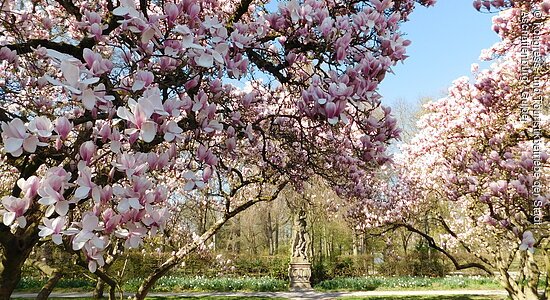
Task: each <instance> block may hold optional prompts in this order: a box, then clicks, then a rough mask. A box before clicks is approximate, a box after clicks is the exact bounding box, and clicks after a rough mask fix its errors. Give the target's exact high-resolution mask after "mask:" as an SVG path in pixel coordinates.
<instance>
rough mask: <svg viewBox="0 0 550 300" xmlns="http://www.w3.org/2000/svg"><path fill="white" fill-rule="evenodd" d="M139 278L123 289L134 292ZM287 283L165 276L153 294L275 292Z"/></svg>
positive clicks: (154, 288)
mask: <svg viewBox="0 0 550 300" xmlns="http://www.w3.org/2000/svg"><path fill="white" fill-rule="evenodd" d="M141 280H142V279H140V278H135V279H132V280H129V281H128V282H127V283H126V284H125V285H124V286H123V289H124V290H126V291H136V290H137V289H138V287H139V284H140V283H141ZM287 286H288V283H287V282H286V281H283V280H279V279H274V278H269V277H260V278H253V277H240V278H233V277H218V278H206V277H193V278H188V277H174V276H165V277H162V278H161V279H159V281H158V282H157V283H156V284H155V286H154V287H153V291H155V292H178V291H216V292H235V291H253V292H276V291H285V290H287Z"/></svg>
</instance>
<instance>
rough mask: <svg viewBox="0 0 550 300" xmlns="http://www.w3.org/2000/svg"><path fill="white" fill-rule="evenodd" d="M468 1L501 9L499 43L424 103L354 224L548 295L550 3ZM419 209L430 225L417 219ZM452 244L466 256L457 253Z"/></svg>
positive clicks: (536, 295) (507, 284)
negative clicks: (398, 232) (412, 132)
mask: <svg viewBox="0 0 550 300" xmlns="http://www.w3.org/2000/svg"><path fill="white" fill-rule="evenodd" d="M474 5H475V7H476V8H477V9H487V10H494V9H496V8H503V7H507V8H506V9H503V10H502V11H501V12H500V13H499V14H498V15H496V16H495V17H494V18H493V23H494V26H493V28H494V30H495V31H496V32H497V33H498V34H499V35H500V36H501V38H502V41H501V42H499V43H497V44H495V45H494V46H493V47H492V48H490V49H488V50H486V51H484V52H483V54H482V56H483V57H485V58H487V59H495V62H494V64H493V65H492V66H491V67H490V68H489V69H487V70H483V71H480V70H479V69H478V68H479V67H478V66H477V65H474V66H473V77H472V79H469V78H466V77H463V78H460V79H458V80H456V81H455V82H454V83H453V84H452V86H451V88H450V89H449V93H448V96H447V97H446V98H444V99H441V100H439V101H436V102H433V103H431V104H429V105H427V109H428V113H427V114H425V115H424V116H423V117H422V118H421V119H420V121H419V123H418V125H419V128H420V131H419V133H418V134H417V135H416V136H415V138H414V139H413V140H412V141H411V142H409V143H408V144H407V145H404V146H403V148H402V150H403V154H402V156H401V157H400V158H399V159H398V163H397V165H396V167H395V169H396V173H397V175H391V176H389V177H390V179H389V180H386V181H383V180H376V179H372V181H373V182H374V184H375V185H376V186H378V187H379V191H378V192H377V193H373V194H372V195H371V198H370V199H366V200H365V201H364V204H365V207H366V209H365V210H364V211H355V212H353V213H352V216H353V217H354V218H355V219H356V220H360V222H359V223H360V225H361V226H365V227H371V226H383V227H386V226H388V227H389V228H390V229H391V228H397V227H404V228H407V229H409V230H411V231H413V232H416V233H418V234H420V235H421V236H423V237H424V238H426V239H427V241H428V243H429V244H430V246H432V248H434V249H437V250H439V251H441V252H442V253H443V254H445V255H447V256H448V257H449V258H450V259H451V260H452V262H453V263H454V264H455V266H456V267H457V268H459V269H463V268H470V267H475V268H479V269H482V270H485V271H487V272H489V273H492V272H496V273H497V274H498V276H499V279H500V281H501V283H502V286H503V287H504V288H505V289H506V291H507V292H508V293H509V295H510V297H512V299H548V297H550V217H549V216H550V202H549V200H550V190H549V189H548V186H549V184H550V171H549V169H550V166H549V159H548V146H550V140H549V138H550V132H549V131H548V128H550V126H549V125H550V124H549V118H548V110H547V109H546V110H545V108H544V107H543V99H544V98H545V97H548V94H549V92H550V85H549V82H550V80H549V79H550V78H549V68H548V62H547V61H545V58H546V57H548V50H549V46H550V43H549V42H550V41H549V40H548V36H549V32H548V31H549V28H550V22H549V15H548V10H549V8H550V3H549V2H548V1H514V2H513V4H512V3H508V2H506V1H490V2H489V1H483V2H476V3H474ZM491 5H493V6H491ZM495 6H497V7H495ZM377 208H378V209H377ZM420 214H426V216H427V220H428V222H429V224H430V226H431V227H432V228H433V229H434V230H432V232H427V231H425V228H424V227H421V226H418V225H419V224H418V223H415V221H416V219H417V216H418V215H420ZM388 227H386V228H388ZM434 232H435V233H438V235H437V236H436V235H434V234H433V233H434ZM439 233H442V234H440V235H439ZM457 250H460V251H461V252H464V251H465V252H468V253H470V259H469V260H468V261H462V260H461V259H458V258H457V257H458V256H456V254H457ZM515 266H517V267H515ZM539 282H543V287H542V290H540V289H537V286H538V285H539Z"/></svg>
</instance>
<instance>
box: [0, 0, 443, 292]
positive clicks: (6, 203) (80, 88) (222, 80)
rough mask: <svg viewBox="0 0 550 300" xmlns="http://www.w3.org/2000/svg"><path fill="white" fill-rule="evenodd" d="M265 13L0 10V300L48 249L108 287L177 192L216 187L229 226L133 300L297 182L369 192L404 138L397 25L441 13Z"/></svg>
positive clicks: (202, 5) (129, 7) (85, 5)
mask: <svg viewBox="0 0 550 300" xmlns="http://www.w3.org/2000/svg"><path fill="white" fill-rule="evenodd" d="M268 2H269V1H253V0H241V1H216V0H209V1H194V0H184V1H147V0H140V1H139V3H136V2H135V1H133V0H122V1H112V0H39V1H25V0H20V1H1V2H0V10H1V11H0V18H1V19H2V24H1V25H0V30H1V32H2V35H1V37H0V72H1V74H2V76H1V82H0V120H1V122H2V126H1V137H2V147H3V151H2V156H1V162H2V163H1V168H2V171H3V176H2V178H1V181H2V187H3V188H4V189H3V191H4V192H3V197H2V200H1V207H0V209H1V211H2V214H1V216H2V223H1V224H0V245H2V247H1V249H2V268H1V271H0V298H2V299H7V298H9V296H10V294H11V293H12V291H13V289H14V288H15V286H16V285H17V283H18V281H19V280H20V277H21V267H22V265H23V263H24V262H25V260H26V259H27V257H28V256H29V253H30V252H31V251H32V249H33V247H34V246H35V245H36V244H37V243H39V242H42V241H51V242H53V243H55V244H63V245H65V246H66V247H68V249H67V250H69V251H73V252H74V253H76V254H77V255H78V257H79V262H80V263H81V264H82V265H85V266H87V268H88V269H89V271H90V272H92V273H95V274H96V275H97V276H99V277H101V278H102V279H106V280H108V276H106V275H105V273H104V272H102V268H103V266H104V264H105V260H106V259H107V258H108V257H107V256H108V253H109V249H112V248H114V247H115V245H116V248H118V247H119V246H118V245H122V247H121V249H128V248H138V247H140V246H141V245H142V243H143V240H144V239H145V238H147V237H148V236H152V235H155V234H157V233H159V232H161V231H162V229H163V228H164V226H165V223H166V220H167V219H168V218H169V215H170V214H169V211H170V210H169V209H167V207H168V206H169V205H170V204H171V203H172V202H173V201H172V200H170V199H173V197H171V196H170V195H172V192H173V191H174V190H175V189H176V188H181V187H183V190H184V191H185V193H188V194H189V195H192V193H194V192H195V191H196V190H201V189H204V188H206V187H207V186H208V188H210V189H212V191H213V193H217V194H219V195H217V196H213V197H216V199H218V201H219V202H220V203H219V204H220V207H222V208H223V211H224V217H223V218H222V219H220V221H219V222H217V223H216V224H215V226H213V227H212V228H210V229H211V230H207V231H206V232H205V233H204V234H203V235H201V236H200V237H199V238H196V239H194V240H193V242H190V243H188V244H187V246H186V247H182V250H181V251H178V252H177V253H175V254H174V256H173V257H172V258H171V259H170V260H169V261H167V262H166V263H165V264H164V265H163V266H161V267H160V268H159V269H158V270H157V271H156V272H155V274H151V276H150V277H149V278H147V279H146V281H145V282H144V284H143V285H142V287H141V288H140V291H139V292H138V295H137V297H138V298H143V297H144V296H145V294H146V293H147V291H148V289H149V287H150V286H151V285H152V284H154V282H155V281H156V280H157V279H158V278H159V277H160V276H162V275H163V274H164V273H166V272H167V270H168V269H169V268H170V267H172V266H174V265H175V264H177V262H178V261H181V259H182V257H183V256H184V255H185V254H186V253H188V252H189V251H192V250H193V249H195V248H196V247H198V245H200V244H201V243H202V242H204V240H205V239H207V238H208V237H209V236H211V235H212V234H213V232H215V230H217V228H219V226H221V225H222V224H223V223H224V222H225V221H227V219H228V218H230V217H232V216H234V215H235V214H237V213H238V212H240V211H242V210H244V209H246V208H247V207H249V206H250V205H252V204H253V203H255V201H261V200H268V199H272V198H273V197H275V196H276V195H277V194H278V191H280V189H282V188H283V187H284V186H285V185H286V184H288V183H291V184H292V185H294V187H296V188H300V183H301V182H302V181H303V180H305V179H307V178H308V177H309V176H311V175H312V174H320V175H321V176H322V177H323V178H325V179H327V180H330V182H331V183H332V184H333V185H334V187H335V188H337V189H338V191H339V192H341V193H347V194H353V193H359V192H361V191H362V189H363V188H362V187H358V185H357V184H355V183H357V182H359V181H360V179H361V178H362V177H364V176H366V174H368V172H370V170H372V169H373V168H376V167H377V166H379V165H381V164H384V163H385V162H386V161H388V159H389V158H388V156H387V155H386V154H385V148H386V144H387V143H388V141H389V140H391V139H392V138H395V137H396V136H397V135H398V131H397V129H396V127H395V120H394V119H393V118H391V117H390V115H389V113H390V112H389V110H388V109H385V108H384V109H382V107H381V106H380V99H379V96H378V94H377V93H376V89H377V86H378V83H379V82H380V81H381V80H382V79H383V78H384V75H385V74H386V72H388V71H390V70H391V67H392V66H393V65H395V64H396V63H397V62H399V61H401V60H403V59H405V58H406V55H405V48H406V46H407V45H408V44H409V43H410V42H409V41H408V40H405V39H403V37H402V34H401V33H400V31H399V24H400V23H401V22H403V21H405V20H407V17H408V15H409V14H410V12H411V11H412V9H413V7H414V5H415V2H420V3H421V4H423V5H431V4H433V2H434V0H417V1H413V0H396V1H390V0H383V1H380V0H371V1H314V0H306V1H287V2H280V3H278V4H277V3H268ZM377 109H378V110H380V111H381V112H382V113H381V114H378V115H374V114H373V111H375V110H377ZM177 179H179V180H177ZM216 186H217V188H215V187H216ZM247 186H250V188H251V189H252V190H253V191H256V193H255V194H254V195H255V196H253V197H252V198H253V199H255V200H250V201H244V202H238V201H237V202H233V201H231V200H232V199H233V198H232V197H234V196H235V195H236V193H237V191H239V190H241V191H242V190H243V189H242V187H247ZM256 195H257V197H256ZM110 247H111V248H110ZM111 296H113V295H112V294H111Z"/></svg>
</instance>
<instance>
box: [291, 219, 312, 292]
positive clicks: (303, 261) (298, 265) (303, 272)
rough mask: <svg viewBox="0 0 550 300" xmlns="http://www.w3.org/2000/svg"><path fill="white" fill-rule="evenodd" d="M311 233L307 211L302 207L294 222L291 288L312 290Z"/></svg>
mask: <svg viewBox="0 0 550 300" xmlns="http://www.w3.org/2000/svg"><path fill="white" fill-rule="evenodd" d="M310 243H311V241H310V239H309V234H308V233H307V223H306V212H305V210H303V209H300V211H299V213H298V215H297V217H296V221H295V223H294V234H293V239H292V254H291V257H290V266H289V268H288V276H289V277H290V289H291V290H310V289H311V284H310V283H309V279H310V278H311V264H310V263H309V261H308V257H309V246H310Z"/></svg>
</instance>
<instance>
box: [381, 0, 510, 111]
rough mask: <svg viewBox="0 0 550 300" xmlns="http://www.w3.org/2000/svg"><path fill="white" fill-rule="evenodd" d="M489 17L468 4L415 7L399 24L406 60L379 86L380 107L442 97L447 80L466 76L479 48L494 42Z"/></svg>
mask: <svg viewBox="0 0 550 300" xmlns="http://www.w3.org/2000/svg"><path fill="white" fill-rule="evenodd" d="M493 16H494V14H489V13H480V12H478V11H476V10H475V9H474V8H473V6H472V0H438V1H437V4H436V5H435V6H433V7H430V8H424V7H418V8H417V9H416V10H415V11H414V12H413V13H412V14H411V16H410V21H409V22H407V23H405V24H403V25H402V31H403V32H404V33H406V34H407V36H406V38H407V39H409V40H411V41H412V44H411V45H410V46H409V47H408V49H407V54H408V55H409V58H407V59H406V60H405V61H404V63H403V64H401V63H400V64H398V65H397V66H396V67H394V72H395V75H393V74H388V75H387V76H386V78H385V79H384V81H383V82H382V83H381V85H380V93H381V94H382V96H383V97H384V100H383V103H385V104H389V105H391V104H392V103H394V102H395V101H396V100H397V99H402V100H404V101H405V102H406V103H411V104H413V103H417V100H418V99H419V98H421V97H424V96H427V97H433V98H436V99H438V98H441V97H442V96H444V92H445V91H446V90H447V88H448V86H449V85H450V84H451V82H452V81H453V80H455V79H456V78H458V77H460V76H464V75H466V76H469V75H470V66H471V64H472V63H474V62H479V59H478V58H479V54H480V52H481V50H482V49H484V48H488V47H490V46H491V45H493V44H494V43H495V42H497V41H498V40H499V39H498V36H497V34H496V33H495V32H493V30H492V29H491V27H492V25H491V18H492V17H493ZM480 65H481V66H482V67H483V66H485V65H487V64H480Z"/></svg>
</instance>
